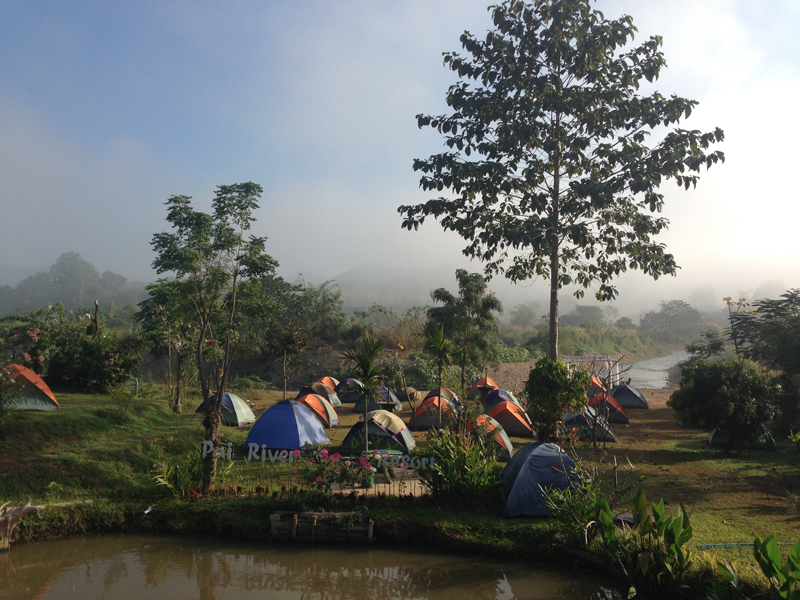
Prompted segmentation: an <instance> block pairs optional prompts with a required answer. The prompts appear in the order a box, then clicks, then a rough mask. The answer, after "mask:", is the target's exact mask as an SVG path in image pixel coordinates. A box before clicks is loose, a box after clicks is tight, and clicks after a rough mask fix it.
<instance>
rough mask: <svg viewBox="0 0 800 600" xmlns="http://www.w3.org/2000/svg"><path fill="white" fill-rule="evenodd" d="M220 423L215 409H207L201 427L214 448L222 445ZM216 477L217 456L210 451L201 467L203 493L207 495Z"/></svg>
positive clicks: (220, 420)
mask: <svg viewBox="0 0 800 600" xmlns="http://www.w3.org/2000/svg"><path fill="white" fill-rule="evenodd" d="M221 423H222V419H221V418H220V414H219V413H218V412H216V411H213V410H212V411H207V412H206V415H205V417H203V427H205V430H206V439H207V440H211V442H213V444H214V449H215V450H216V449H217V447H220V446H222V443H221V442H220V441H219V429H220V425H221ZM216 477H217V457H216V455H215V453H214V452H213V451H212V452H211V453H210V454H209V455H208V456H206V462H205V465H204V468H203V495H204V496H205V495H207V494H208V493H209V492H210V491H211V490H212V489H213V488H214V479H216Z"/></svg>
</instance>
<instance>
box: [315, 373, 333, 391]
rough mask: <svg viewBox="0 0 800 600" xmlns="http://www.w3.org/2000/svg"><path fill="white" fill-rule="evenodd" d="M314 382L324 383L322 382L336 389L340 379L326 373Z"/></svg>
mask: <svg viewBox="0 0 800 600" xmlns="http://www.w3.org/2000/svg"><path fill="white" fill-rule="evenodd" d="M314 383H322V384H325V385H327V386H328V387H329V388H331V389H332V390H335V389H336V386H337V385H339V380H338V379H336V378H335V377H328V376H327V375H326V376H325V377H320V378H319V379H317V380H316V381H315V382H314Z"/></svg>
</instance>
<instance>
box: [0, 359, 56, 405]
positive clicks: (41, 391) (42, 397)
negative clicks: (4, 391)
mask: <svg viewBox="0 0 800 600" xmlns="http://www.w3.org/2000/svg"><path fill="white" fill-rule="evenodd" d="M6 369H8V370H9V371H11V373H12V378H13V380H14V381H15V382H16V383H17V384H18V385H19V386H20V388H21V389H20V392H19V394H18V395H17V396H16V397H14V398H12V399H11V402H10V407H11V408H17V409H19V410H61V407H60V406H59V405H58V401H57V400H56V397H55V396H54V395H53V392H52V391H51V390H50V388H49V387H48V385H47V384H46V383H45V382H44V380H43V379H42V378H41V377H39V376H38V375H37V374H36V373H34V372H33V371H31V370H30V369H29V368H28V367H23V366H22V365H16V364H10V365H8V366H7V367H6Z"/></svg>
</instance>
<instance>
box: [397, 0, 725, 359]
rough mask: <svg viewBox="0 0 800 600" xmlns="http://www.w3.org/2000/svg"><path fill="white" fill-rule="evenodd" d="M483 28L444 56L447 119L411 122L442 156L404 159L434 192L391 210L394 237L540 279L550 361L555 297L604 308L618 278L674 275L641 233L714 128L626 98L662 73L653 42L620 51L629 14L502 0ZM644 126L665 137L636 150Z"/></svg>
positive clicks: (695, 162)
mask: <svg viewBox="0 0 800 600" xmlns="http://www.w3.org/2000/svg"><path fill="white" fill-rule="evenodd" d="M492 21H493V24H494V29H493V30H491V31H489V33H488V34H487V35H486V36H483V35H481V36H474V35H472V34H471V33H469V32H465V33H464V34H463V35H462V36H461V44H462V46H463V47H464V50H465V52H464V53H463V54H460V53H458V52H449V53H446V54H445V55H444V62H445V66H446V67H447V68H449V69H450V70H452V71H453V72H454V73H455V74H456V75H457V76H458V78H459V81H458V82H457V83H455V84H454V85H453V86H451V87H450V89H449V91H448V93H447V97H446V102H447V104H448V106H449V107H450V109H451V110H452V112H451V113H450V114H446V115H441V116H428V115H422V114H421V115H418V116H417V122H418V125H419V126H420V127H432V128H434V129H436V130H437V131H438V132H439V133H440V134H442V135H444V136H445V142H444V143H445V145H446V146H447V149H446V151H445V152H442V153H440V154H436V155H433V156H431V157H429V158H428V159H424V160H423V159H416V160H415V161H414V170H416V171H420V172H421V173H422V177H421V179H420V186H421V187H422V189H423V190H426V191H432V192H443V191H444V190H447V194H445V195H441V196H439V197H438V198H434V199H431V200H429V201H428V202H426V203H424V204H419V205H412V206H400V207H399V208H398V211H399V212H400V213H401V214H402V215H403V217H404V219H403V227H405V228H407V229H412V228H413V229H416V228H418V227H419V226H420V225H421V224H422V223H423V222H424V221H425V219H426V218H427V217H429V216H430V217H434V218H436V219H437V220H438V221H439V222H440V223H441V224H442V227H443V228H444V229H445V230H449V231H455V232H457V233H458V234H459V235H461V236H462V237H463V238H465V240H467V246H466V247H465V248H464V254H466V255H467V256H469V257H470V258H477V259H480V260H482V261H484V262H485V263H486V267H485V270H486V272H487V273H499V272H502V273H504V274H505V276H506V277H508V278H509V279H511V280H512V281H521V280H526V279H530V278H533V277H544V278H549V279H550V286H551V307H550V312H551V314H550V325H551V337H550V347H549V354H550V356H551V358H554V359H556V358H558V333H557V332H558V329H557V324H558V320H557V310H558V304H557V296H558V290H559V289H560V288H562V287H563V286H565V285H570V284H577V287H578V291H577V292H576V295H577V296H578V297H582V296H583V293H584V289H586V288H589V287H592V286H596V290H597V291H596V297H597V298H598V299H606V300H607V299H612V298H614V297H615V296H616V294H617V290H616V289H615V287H614V286H613V285H612V283H611V282H612V279H613V278H614V277H615V276H616V275H619V274H620V273H621V272H624V271H627V270H628V269H640V270H642V271H644V272H645V273H647V274H649V275H651V276H653V277H654V278H658V277H659V276H661V275H664V274H674V273H675V272H676V269H677V265H676V264H675V260H674V257H673V256H672V255H671V254H668V253H667V252H666V251H665V249H664V246H663V244H660V243H658V242H656V241H654V239H653V237H654V236H656V235H657V234H658V233H659V232H661V231H662V230H663V229H664V228H666V227H667V225H668V221H667V220H666V219H664V218H662V217H659V216H654V214H653V213H655V212H661V209H662V207H663V204H664V196H663V194H661V193H660V192H659V188H660V186H661V184H662V183H665V182H666V181H667V180H670V179H672V180H674V181H675V182H676V183H678V185H680V186H681V187H684V188H686V189H688V188H690V187H692V186H694V185H696V184H697V181H698V175H697V174H696V173H698V172H699V171H700V170H701V168H702V167H706V168H709V167H710V166H711V165H713V164H715V163H717V162H718V161H723V160H724V156H723V154H722V153H721V152H719V151H712V150H710V148H711V146H712V145H713V144H714V143H715V142H721V141H722V140H723V138H724V134H723V132H722V130H720V129H716V130H714V131H712V132H708V133H701V132H699V131H696V130H685V129H680V128H677V127H675V128H673V127H674V126H676V125H677V124H678V123H679V122H680V121H681V120H682V119H683V118H686V117H688V116H689V115H690V114H691V112H692V110H693V109H694V107H695V106H696V104H697V103H696V102H695V101H692V100H687V99H684V98H681V97H678V96H675V95H673V96H671V97H669V98H665V97H664V96H662V95H661V94H660V93H658V92H653V93H652V94H651V95H649V96H645V95H642V94H640V93H639V90H640V89H641V88H640V85H641V84H642V83H643V82H645V81H647V82H653V81H654V80H656V79H657V78H658V76H659V73H660V71H661V69H662V67H664V65H665V64H666V62H665V59H664V56H663V54H662V53H661V51H660V46H661V38H659V37H651V38H650V39H648V40H645V41H644V43H642V44H641V45H639V46H637V47H632V48H631V47H629V43H630V42H631V41H632V40H633V37H634V33H635V31H636V28H635V26H634V25H633V21H632V19H631V17H629V16H623V17H621V18H619V19H616V20H608V19H606V18H605V17H604V16H603V14H602V13H600V12H599V11H598V10H595V9H593V8H592V6H591V5H590V2H589V0H569V1H565V0H544V1H537V2H522V1H520V0H506V1H504V2H502V3H500V4H499V5H497V6H493V7H492ZM656 128H665V132H663V133H659V134H658V135H657V136H656V138H655V139H656V140H657V141H655V142H654V143H651V144H647V143H646V141H647V140H648V137H649V135H650V133H651V132H652V131H653V130H657V129H656Z"/></svg>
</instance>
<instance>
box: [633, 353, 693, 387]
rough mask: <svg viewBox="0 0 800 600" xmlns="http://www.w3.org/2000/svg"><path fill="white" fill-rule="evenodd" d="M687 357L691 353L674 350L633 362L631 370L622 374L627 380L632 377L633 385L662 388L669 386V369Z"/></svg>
mask: <svg viewBox="0 0 800 600" xmlns="http://www.w3.org/2000/svg"><path fill="white" fill-rule="evenodd" d="M687 358H689V353H688V352H684V351H682V350H681V351H679V352H673V353H672V354H670V355H669V356H660V357H659V358H651V359H650V360H641V361H639V362H635V363H633V364H632V365H631V368H630V370H629V371H627V372H626V373H623V374H622V379H623V381H625V380H627V379H628V377H630V378H631V385H632V386H633V387H635V388H644V389H648V390H661V389H664V388H665V387H667V373H668V372H669V370H670V369H671V368H672V367H674V366H675V365H677V364H678V363H679V362H681V361H683V360H686V359H687Z"/></svg>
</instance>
